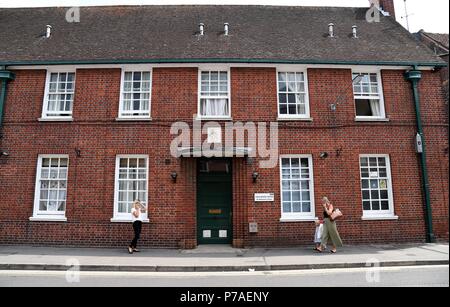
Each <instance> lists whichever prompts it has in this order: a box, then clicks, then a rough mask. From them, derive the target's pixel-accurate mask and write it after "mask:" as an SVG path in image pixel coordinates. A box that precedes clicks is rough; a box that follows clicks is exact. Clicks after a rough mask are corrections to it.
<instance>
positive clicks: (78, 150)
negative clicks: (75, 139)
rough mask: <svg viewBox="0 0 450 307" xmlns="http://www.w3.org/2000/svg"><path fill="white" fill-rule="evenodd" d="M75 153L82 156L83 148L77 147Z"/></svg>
mask: <svg viewBox="0 0 450 307" xmlns="http://www.w3.org/2000/svg"><path fill="white" fill-rule="evenodd" d="M75 154H76V155H77V157H81V149H80V148H75Z"/></svg>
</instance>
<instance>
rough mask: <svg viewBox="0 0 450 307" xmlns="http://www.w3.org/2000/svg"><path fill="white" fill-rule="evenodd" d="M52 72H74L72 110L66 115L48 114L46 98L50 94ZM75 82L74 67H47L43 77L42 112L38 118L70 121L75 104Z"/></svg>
mask: <svg viewBox="0 0 450 307" xmlns="http://www.w3.org/2000/svg"><path fill="white" fill-rule="evenodd" d="M53 73H55V74H56V73H58V74H59V73H73V74H75V76H74V80H73V94H72V95H73V101H72V111H71V112H70V113H67V114H70V115H68V116H49V115H48V114H49V111H48V98H49V94H50V78H51V75H52V74H53ZM76 83H77V72H76V68H75V67H58V68H56V67H55V68H49V69H47V73H46V78H45V90H44V99H43V100H44V101H43V103H42V113H41V118H40V119H39V120H41V121H72V120H73V109H74V105H75V90H76Z"/></svg>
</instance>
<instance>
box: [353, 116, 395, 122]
mask: <svg viewBox="0 0 450 307" xmlns="http://www.w3.org/2000/svg"><path fill="white" fill-rule="evenodd" d="M355 122H389V118H378V117H374V118H370V117H355Z"/></svg>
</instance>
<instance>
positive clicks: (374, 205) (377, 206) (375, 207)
mask: <svg viewBox="0 0 450 307" xmlns="http://www.w3.org/2000/svg"><path fill="white" fill-rule="evenodd" d="M372 210H380V202H379V201H372Z"/></svg>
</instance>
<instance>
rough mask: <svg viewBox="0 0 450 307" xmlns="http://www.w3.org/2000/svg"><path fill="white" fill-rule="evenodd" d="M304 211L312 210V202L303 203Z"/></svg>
mask: <svg viewBox="0 0 450 307" xmlns="http://www.w3.org/2000/svg"><path fill="white" fill-rule="evenodd" d="M302 212H311V203H309V202H306V203H305V202H304V203H302Z"/></svg>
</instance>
